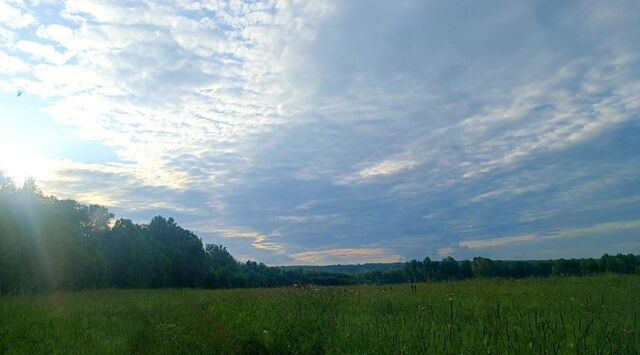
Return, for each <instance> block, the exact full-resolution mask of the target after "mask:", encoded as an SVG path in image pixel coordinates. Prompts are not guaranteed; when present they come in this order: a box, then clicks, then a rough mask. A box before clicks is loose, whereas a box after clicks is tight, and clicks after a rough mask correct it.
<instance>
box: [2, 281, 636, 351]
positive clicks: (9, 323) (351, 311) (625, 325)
mask: <svg viewBox="0 0 640 355" xmlns="http://www.w3.org/2000/svg"><path fill="white" fill-rule="evenodd" d="M638 313H640V276H636V275H599V276H589V277H575V278H574V277H566V278H546V279H522V280H508V279H493V280H467V281H458V282H448V283H423V284H417V285H416V288H415V291H414V290H413V288H412V286H411V285H409V284H400V285H393V286H389V285H386V286H366V285H365V286H354V287H348V286H341V287H311V288H310V289H309V290H301V289H296V288H291V287H290V288H264V289H232V290H203V289H170V290H167V289H164V290H161V289H157V290H97V291H81V292H55V293H49V294H42V295H12V296H2V297H0V353H3V354H45V353H46V354H51V353H53V354H56V353H57V354H86V353H93V354H123V353H135V354H217V353H219V354H422V353H428V354H429V353H433V354H480V353H482V354H638V353H640V337H639V336H638V333H639V332H640V323H639V320H638Z"/></svg>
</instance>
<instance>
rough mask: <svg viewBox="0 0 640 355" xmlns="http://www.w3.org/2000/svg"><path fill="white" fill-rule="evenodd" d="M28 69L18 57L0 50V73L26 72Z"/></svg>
mask: <svg viewBox="0 0 640 355" xmlns="http://www.w3.org/2000/svg"><path fill="white" fill-rule="evenodd" d="M28 70H29V65H27V64H26V63H24V62H23V61H22V60H20V58H17V57H14V56H11V55H8V54H6V53H3V52H2V51H0V73H6V74H12V73H19V72H26V71H28Z"/></svg>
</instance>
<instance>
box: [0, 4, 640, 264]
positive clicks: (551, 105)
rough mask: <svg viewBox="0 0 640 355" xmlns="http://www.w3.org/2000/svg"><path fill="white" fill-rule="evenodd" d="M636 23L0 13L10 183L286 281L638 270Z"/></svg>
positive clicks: (499, 7) (551, 10)
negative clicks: (481, 270)
mask: <svg viewBox="0 0 640 355" xmlns="http://www.w3.org/2000/svg"><path fill="white" fill-rule="evenodd" d="M639 16H640V2H638V1H636V0H628V1H625V0H610V1H598V0H593V1H589V0H585V1H572V0H567V1H554V0H540V1H511V0H509V1H508V0H504V1H495V0H482V1H455V2H453V1H429V0H406V1H376V0H352V1H277V0H266V1H244V2H243V1H188V0H178V1H160V2H156V1H102V0H92V1H84V0H69V1H48V0H34V1H29V0H0V170H4V171H5V174H7V175H9V176H11V177H13V178H14V179H16V180H17V181H22V180H24V179H25V178H26V177H27V176H32V177H34V178H35V179H36V181H37V183H38V185H39V186H40V187H41V189H42V190H43V191H44V192H45V193H46V194H52V195H55V196H57V197H58V198H73V199H76V200H78V201H81V202H83V203H96V204H102V205H105V206H107V207H108V208H109V209H110V210H111V211H112V212H114V213H115V214H116V217H118V218H130V219H132V220H134V221H136V222H145V221H149V220H150V218H151V217H153V216H156V215H163V216H166V217H169V216H172V217H174V218H175V219H176V221H177V222H178V224H180V225H181V226H183V227H185V228H187V229H190V230H192V231H194V232H195V233H196V234H198V235H199V236H200V237H201V238H202V240H203V242H204V243H215V244H223V245H225V246H227V247H228V249H229V250H230V252H231V253H232V254H233V255H235V256H236V257H238V258H239V259H240V260H248V259H251V260H257V261H261V262H265V263H266V264H269V265H292V264H334V263H343V264H344V263H365V262H395V261H406V260H410V259H413V258H417V259H422V258H424V257H426V256H429V257H431V258H435V259H440V258H443V257H446V256H452V257H454V258H457V259H461V258H472V257H474V256H484V257H491V258H498V259H547V258H560V257H599V256H601V255H602V254H603V253H636V254H637V253H640V41H638V38H640V24H639V22H638V17H639ZM18 93H21V94H20V95H18Z"/></svg>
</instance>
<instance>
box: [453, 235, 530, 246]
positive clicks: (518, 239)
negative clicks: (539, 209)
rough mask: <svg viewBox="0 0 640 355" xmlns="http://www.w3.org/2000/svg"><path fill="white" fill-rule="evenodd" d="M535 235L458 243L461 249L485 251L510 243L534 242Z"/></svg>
mask: <svg viewBox="0 0 640 355" xmlns="http://www.w3.org/2000/svg"><path fill="white" fill-rule="evenodd" d="M535 239H536V236H535V235H519V236H514V237H500V238H491V239H481V240H462V241H460V242H459V243H458V245H460V246H461V247H467V248H469V249H485V248H493V247H499V246H503V245H506V244H511V243H521V242H528V241H532V240H535Z"/></svg>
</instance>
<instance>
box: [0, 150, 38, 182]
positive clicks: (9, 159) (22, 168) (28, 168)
mask: <svg viewBox="0 0 640 355" xmlns="http://www.w3.org/2000/svg"><path fill="white" fill-rule="evenodd" d="M0 151H1V152H2V157H1V158H0V171H1V172H2V173H3V174H4V175H5V176H8V177H10V178H11V179H13V181H14V182H15V183H16V184H18V185H21V184H23V183H24V182H25V181H26V180H27V179H28V178H33V179H35V180H41V179H46V178H47V177H48V176H49V173H50V164H49V162H48V161H47V159H45V158H43V157H42V155H40V154H38V153H36V152H34V151H32V150H30V149H28V148H26V147H21V146H16V145H11V144H6V143H0Z"/></svg>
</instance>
